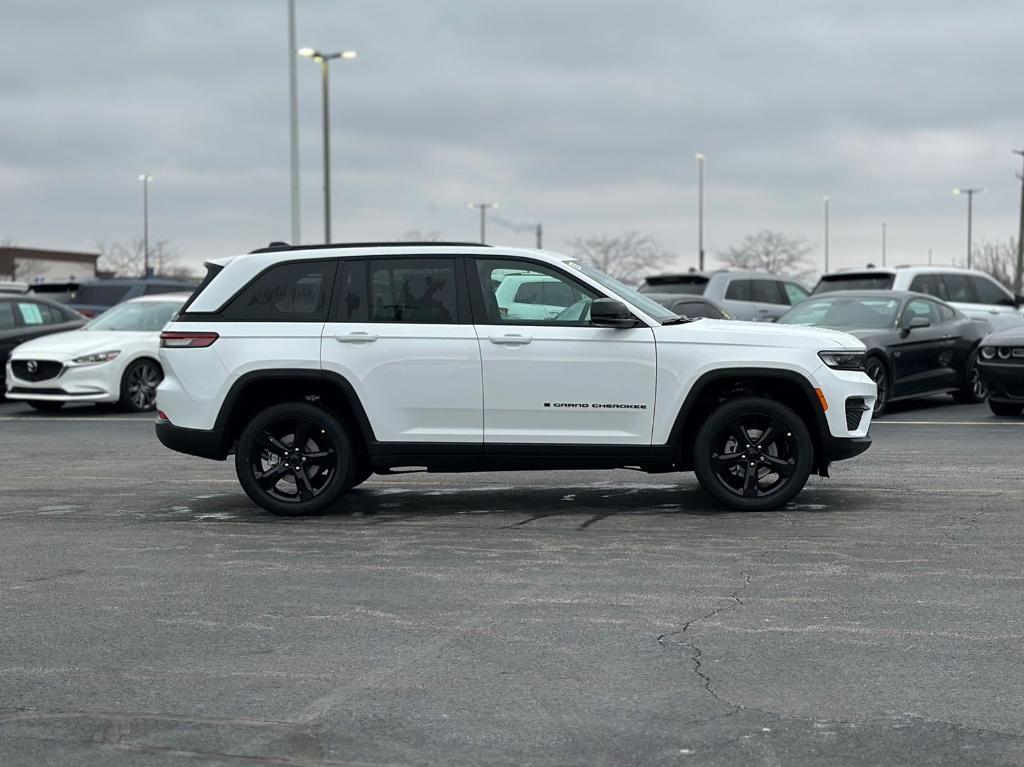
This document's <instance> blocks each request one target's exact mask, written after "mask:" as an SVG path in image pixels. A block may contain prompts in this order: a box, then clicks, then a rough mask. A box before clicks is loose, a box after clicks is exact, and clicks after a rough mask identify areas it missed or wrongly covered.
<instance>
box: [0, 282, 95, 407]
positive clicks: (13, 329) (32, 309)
mask: <svg viewBox="0 0 1024 767" xmlns="http://www.w3.org/2000/svg"><path fill="white" fill-rule="evenodd" d="M85 322H86V319H85V317H83V316H82V315H81V314H79V313H78V312H76V311H74V310H73V309H69V308H68V307H66V306H61V305H60V304H58V303H57V302H55V301H48V300H47V299H45V298H39V297H38V296H33V295H24V296H12V295H0V396H3V392H4V390H5V385H4V381H5V379H6V377H7V375H6V370H7V358H8V357H10V355H11V350H12V349H14V347H15V346H18V345H19V344H22V343H24V342H25V341H31V340H32V339H33V338H39V337H41V336H48V335H50V333H60V332H61V331H63V330H74V329H75V328H80V327H82V325H84V324H85Z"/></svg>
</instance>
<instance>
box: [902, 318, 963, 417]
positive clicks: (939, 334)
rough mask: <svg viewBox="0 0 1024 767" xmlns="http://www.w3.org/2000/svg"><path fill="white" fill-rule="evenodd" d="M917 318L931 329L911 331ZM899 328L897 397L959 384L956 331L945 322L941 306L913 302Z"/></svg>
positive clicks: (923, 328)
mask: <svg viewBox="0 0 1024 767" xmlns="http://www.w3.org/2000/svg"><path fill="white" fill-rule="evenodd" d="M915 318H917V319H920V318H924V319H926V320H927V321H928V325H927V326H926V327H916V328H911V327H910V325H911V321H912V320H914V319H915ZM899 327H900V340H899V342H898V343H897V344H895V351H894V354H893V356H894V366H895V369H896V381H895V382H894V384H895V385H894V395H895V396H897V397H902V396H906V395H910V394H920V393H922V392H929V391H935V390H937V389H945V388H950V387H952V386H953V385H954V383H955V380H956V371H955V369H954V368H953V365H952V362H953V356H954V352H955V349H956V331H955V329H954V328H953V327H952V325H951V324H950V323H948V322H943V321H942V318H941V315H940V313H939V305H938V304H937V303H935V302H934V301H929V300H928V299H925V298H914V299H911V300H910V301H908V302H907V304H906V306H905V307H904V309H903V313H902V315H901V316H900V323H899Z"/></svg>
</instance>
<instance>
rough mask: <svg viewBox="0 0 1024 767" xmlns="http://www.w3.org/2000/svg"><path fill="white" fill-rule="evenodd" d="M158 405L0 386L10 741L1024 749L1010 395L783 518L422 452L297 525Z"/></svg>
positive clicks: (650, 485)
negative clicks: (108, 402) (3, 391)
mask: <svg viewBox="0 0 1024 767" xmlns="http://www.w3.org/2000/svg"><path fill="white" fill-rule="evenodd" d="M151 421H152V417H151V416H140V417H136V416H128V415H124V414H119V413H116V412H111V411H97V410H96V409H94V408H91V407H85V408H69V409H67V410H65V411H62V412H61V413H59V414H57V415H56V416H55V417H54V416H50V415H39V414H35V413H34V412H32V411H30V410H29V409H28V408H26V407H24V406H22V405H20V404H16V403H0V465H2V466H3V469H4V471H3V477H4V479H3V483H2V491H0V530H2V533H3V534H2V535H0V572H2V584H3V591H4V594H3V599H2V600H0V609H2V613H0V764H4V765H44V764H72V763H73V764H76V765H104V766H106V765H134V764H224V765H238V764H273V765H276V764H284V765H319V764H326V765H332V764H353V765H384V764H388V765H391V764H403V765H405V764H415V765H420V764H439V765H441V764H443V765H476V764H493V765H504V764H509V765H511V764H534V765H556V764H557V765H577V764H578V765H584V764H588V765H595V764H598V765H630V764H644V765H650V764H665V765H686V764H701V765H707V764H712V765H717V764H721V765H736V764H765V765H775V764H801V763H814V764H835V765H854V764H888V765H894V764H951V765H953V764H955V765H964V764H979V765H980V764H984V765H993V764H1007V765H1010V764H1013V765H1019V764H1021V763H1024V696H1022V693H1021V691H1022V690H1024V662H1022V660H1021V653H1022V650H1024V642H1022V639H1024V599H1022V585H1024V583H1022V582H1024V545H1022V543H1024V532H1022V530H1021V519H1022V512H1024V502H1022V499H1024V492H1022V491H1024V478H1022V470H1021V449H1022V445H1024V419H1018V420H1012V419H998V418H994V417H992V416H991V415H990V413H989V411H988V408H987V407H986V406H984V405H981V406H955V405H953V404H952V403H951V401H950V400H949V399H948V398H939V399H936V400H930V401H927V402H925V403H923V404H919V405H915V406H911V407H904V408H901V409H894V410H893V412H892V413H890V414H889V415H887V416H885V417H884V418H883V419H881V420H880V421H878V422H877V423H876V424H875V426H873V427H872V434H873V436H874V437H875V445H874V447H873V448H872V449H871V450H870V451H868V453H866V454H865V455H864V456H862V457H860V458H858V459H854V460H853V461H850V462H847V463H843V464H836V465H835V466H834V467H833V468H834V471H833V478H832V479H830V480H823V479H812V481H811V483H810V484H809V486H808V488H807V489H806V490H805V491H804V493H803V494H802V495H801V496H799V497H798V499H797V501H798V502H796V503H794V504H791V506H790V507H789V508H787V509H786V510H784V511H781V512H772V513H745V514H744V513H725V512H717V511H713V510H712V509H711V508H710V504H709V500H708V499H707V497H706V496H704V495H703V493H701V492H700V491H699V490H698V489H697V485H696V481H695V480H694V479H693V477H692V475H654V476H649V475H644V474H638V473H632V472H597V473H573V472H558V473H518V474H487V475H419V474H411V475H404V476H394V477H389V478H374V479H372V480H371V481H369V482H368V483H367V484H366V485H364V486H363V487H362V488H361V489H360V490H358V491H356V492H354V493H353V494H352V496H351V502H350V504H349V505H348V506H347V507H346V508H345V509H339V510H338V512H337V513H335V514H331V515H328V516H324V517H320V518H315V519H304V520H288V519H278V518H275V517H272V516H270V515H267V514H265V513H263V512H261V511H259V510H257V509H256V508H255V507H253V506H252V505H251V504H250V503H249V501H248V499H247V498H246V497H245V496H244V495H243V493H242V491H241V489H240V488H239V487H238V485H237V483H236V481H235V478H234V472H233V469H232V466H231V465H230V464H228V463H214V462H208V461H203V460H200V459H192V458H188V457H185V456H181V455H178V454H175V453H171V452H169V451H167V450H165V449H163V448H162V447H161V446H160V445H159V443H157V441H156V439H155V437H154V435H153V428H152V423H151Z"/></svg>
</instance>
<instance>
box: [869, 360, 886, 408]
mask: <svg viewBox="0 0 1024 767" xmlns="http://www.w3.org/2000/svg"><path fill="white" fill-rule="evenodd" d="M864 372H865V373H867V375H868V378H870V379H871V380H872V381H874V382H875V386H876V387H877V388H878V394H877V396H876V397H875V408H874V410H873V411H872V413H871V416H872V417H873V418H877V417H878V416H880V415H881V414H882V413H884V412H885V406H886V405H888V404H889V371H888V370H887V369H886V367H885V363H884V362H883V361H882V360H881V359H880V358H878V357H868V359H867V362H865V363H864Z"/></svg>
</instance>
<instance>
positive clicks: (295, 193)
mask: <svg viewBox="0 0 1024 767" xmlns="http://www.w3.org/2000/svg"><path fill="white" fill-rule="evenodd" d="M295 53H296V51H295V0H288V129H289V138H290V142H291V193H292V194H291V197H292V245H299V244H300V243H301V242H302V210H301V206H300V205H299V97H298V84H297V80H296V78H297V75H296V71H295Z"/></svg>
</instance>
